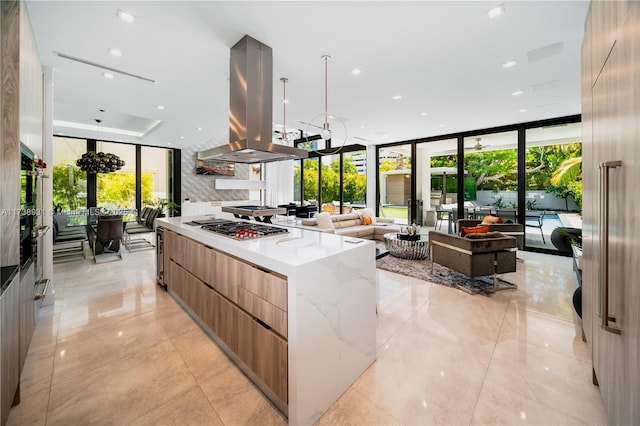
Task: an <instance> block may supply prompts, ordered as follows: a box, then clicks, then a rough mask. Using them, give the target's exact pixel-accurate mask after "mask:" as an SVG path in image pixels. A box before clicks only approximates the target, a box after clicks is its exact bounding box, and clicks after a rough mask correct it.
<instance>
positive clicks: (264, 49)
mask: <svg viewBox="0 0 640 426" xmlns="http://www.w3.org/2000/svg"><path fill="white" fill-rule="evenodd" d="M229 86H230V91H231V93H230V104H231V105H230V111H229V143H228V144H226V145H222V146H218V147H215V148H211V149H208V150H206V151H200V152H198V159H199V160H219V161H229V162H233V163H268V162H271V161H283V160H296V159H300V158H307V157H308V156H309V153H308V151H306V150H304V149H299V148H294V147H290V146H286V145H280V144H274V143H273V142H272V141H271V138H272V135H273V129H272V125H273V124H272V123H273V55H272V50H271V48H270V47H269V46H267V45H264V44H262V43H260V42H259V41H257V40H255V39H253V38H251V37H249V36H248V35H245V36H244V37H243V38H242V39H241V40H240V41H239V42H238V43H236V44H235V46H233V47H232V48H231V73H230V77H229Z"/></svg>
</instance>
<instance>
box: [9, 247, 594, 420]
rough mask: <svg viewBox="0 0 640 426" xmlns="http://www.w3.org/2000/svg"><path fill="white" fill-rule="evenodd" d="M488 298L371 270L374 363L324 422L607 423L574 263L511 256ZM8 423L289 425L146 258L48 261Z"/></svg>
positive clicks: (148, 254) (149, 255) (145, 255)
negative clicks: (48, 290) (18, 398)
mask: <svg viewBox="0 0 640 426" xmlns="http://www.w3.org/2000/svg"><path fill="white" fill-rule="evenodd" d="M520 257H522V258H523V259H524V260H523V261H522V262H518V268H519V272H517V273H515V274H509V279H510V280H511V281H515V282H517V283H518V284H519V289H518V290H508V291H503V292H499V293H497V294H494V295H492V296H490V297H486V296H480V295H477V296H471V295H468V294H466V293H464V292H462V291H459V290H456V289H452V288H448V287H444V286H441V285H437V284H431V283H428V282H424V281H420V280H416V279H413V278H409V277H405V276H402V275H397V274H394V273H390V272H385V271H381V270H378V282H379V315H378V320H377V321H378V322H377V341H378V359H377V361H376V362H375V363H374V364H373V365H372V366H371V367H370V368H369V369H368V370H367V371H366V372H365V373H364V374H363V375H362V376H361V377H360V378H359V379H358V380H357V381H356V382H355V383H354V384H353V386H351V388H349V389H348V390H347V392H345V394H344V395H343V396H342V397H341V398H340V399H339V400H338V401H337V402H336V403H335V404H334V405H333V406H332V407H331V408H330V409H329V410H328V411H327V413H325V415H324V416H323V417H322V418H321V419H320V420H319V422H318V423H319V424H327V425H348V424H351V425H364V424H369V425H385V424H406V425H431V424H447V425H449V424H455V425H458V424H499V425H505V424H509V425H511V424H535V425H566V424H596V425H604V424H606V423H607V421H606V417H605V414H604V408H603V404H602V401H601V399H600V396H599V393H598V389H597V388H596V387H595V386H593V385H592V384H591V364H590V355H589V351H588V349H587V345H586V344H585V343H584V342H583V341H582V340H581V335H580V332H579V326H578V325H576V323H575V320H574V315H573V314H572V312H573V311H572V308H571V294H572V292H573V289H574V287H575V285H574V280H573V276H572V272H571V259H568V258H559V257H552V256H545V255H540V254H534V253H520ZM54 269H55V272H54V285H55V289H56V293H55V303H54V304H53V305H51V306H48V307H45V308H43V309H41V310H40V311H39V318H38V324H37V328H36V331H35V335H34V336H33V341H32V343H31V347H30V350H29V354H28V357H27V361H26V365H25V369H24V374H23V377H22V402H21V403H20V404H19V405H18V406H16V407H14V408H13V409H12V410H11V413H10V416H9V422H8V424H9V425H71V424H74V425H76V424H82V425H84V424H88V423H96V424H105V425H107V424H113V425H127V424H133V425H146V424H149V425H151V424H183V425H222V424H224V425H269V424H285V423H286V420H285V419H284V418H283V417H282V416H281V415H280V414H278V412H277V411H276V410H275V409H274V408H273V407H272V406H271V405H270V404H269V403H268V402H267V401H266V400H265V399H264V398H263V397H262V395H261V394H260V393H259V392H258V391H257V390H256V388H255V387H254V386H252V384H251V383H250V382H249V381H248V380H247V379H246V378H245V376H243V375H242V374H241V373H240V372H239V371H238V370H237V369H236V368H235V367H234V366H233V364H232V363H231V362H230V361H229V360H228V359H227V358H226V356H225V355H224V354H223V353H222V352H221V351H220V350H219V349H218V348H217V347H216V345H215V344H214V343H212V342H211V341H210V340H209V339H208V338H207V337H206V335H205V334H204V333H203V332H202V330H201V329H200V328H198V327H197V326H196V325H195V324H194V322H193V321H192V320H191V319H190V318H189V317H188V316H187V315H186V314H185V313H184V311H183V310H182V309H181V308H180V307H179V306H178V305H177V304H176V303H175V302H174V301H173V300H172V299H171V297H169V296H168V294H167V293H166V292H165V291H164V290H162V289H161V288H160V287H158V286H156V284H155V281H154V272H155V271H154V269H155V264H154V253H153V252H152V251H144V252H138V253H130V254H129V253H125V255H124V260H123V261H117V262H112V263H103V264H97V265H96V264H93V262H91V261H88V260H87V261H80V262H72V263H66V264H57V265H55V268H54Z"/></svg>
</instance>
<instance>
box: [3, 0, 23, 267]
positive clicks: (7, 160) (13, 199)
mask: <svg viewBox="0 0 640 426" xmlns="http://www.w3.org/2000/svg"><path fill="white" fill-rule="evenodd" d="M20 8H21V2H17V1H3V2H0V12H1V14H2V17H1V19H2V23H1V26H0V31H1V32H2V34H1V37H2V38H1V40H2V41H1V42H2V55H1V59H0V73H1V78H2V89H1V91H2V95H1V96H0V102H1V108H0V109H1V111H2V113H1V123H2V131H1V137H2V139H1V141H0V146H1V148H2V149H1V150H0V152H1V154H0V155H1V156H2V158H1V163H2V167H1V168H0V179H2V190H1V191H0V208H2V209H5V210H6V211H9V212H18V209H19V207H20V194H19V191H20V140H19V132H20ZM0 235H1V236H2V238H1V241H0V244H2V250H0V265H1V266H9V265H17V264H18V263H20V217H19V215H18V214H17V213H16V214H8V215H2V216H0Z"/></svg>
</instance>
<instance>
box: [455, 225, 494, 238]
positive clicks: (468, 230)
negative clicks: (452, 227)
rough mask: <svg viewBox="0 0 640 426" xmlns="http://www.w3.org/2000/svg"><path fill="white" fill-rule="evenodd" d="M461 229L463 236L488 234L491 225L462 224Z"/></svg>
mask: <svg viewBox="0 0 640 426" xmlns="http://www.w3.org/2000/svg"><path fill="white" fill-rule="evenodd" d="M460 231H461V232H462V236H463V237H465V236H467V235H469V234H483V233H484V234H486V233H487V232H489V225H478V226H473V227H468V226H461V227H460Z"/></svg>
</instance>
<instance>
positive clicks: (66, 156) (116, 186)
mask: <svg viewBox="0 0 640 426" xmlns="http://www.w3.org/2000/svg"><path fill="white" fill-rule="evenodd" d="M88 151H95V152H98V153H99V152H103V153H110V154H115V155H117V156H118V157H119V158H120V159H121V160H123V161H124V162H125V164H124V166H123V167H122V168H121V169H120V170H117V171H114V172H110V173H97V174H87V172H84V171H82V170H81V169H80V167H78V166H77V165H76V161H77V160H78V159H79V158H81V157H82V154H84V153H86V152H88ZM179 153H180V151H179V150H175V149H165V148H158V147H149V146H139V145H133V144H126V143H117V142H106V141H95V140H87V139H81V138H72V137H60V136H54V138H53V158H54V160H53V163H54V164H53V168H52V175H53V176H52V177H53V204H54V206H53V207H56V206H57V207H59V210H63V211H72V212H74V213H72V214H70V215H69V219H68V222H69V224H75V222H74V220H75V221H76V222H77V223H78V224H80V223H86V215H87V214H88V212H87V211H86V210H87V209H91V208H92V207H99V208H103V209H105V210H111V211H114V210H121V209H129V210H130V211H131V214H130V215H125V220H134V219H135V218H136V214H135V211H136V210H140V207H143V206H156V207H159V206H165V208H167V205H169V206H176V207H177V204H174V203H175V202H176V200H178V198H176V195H177V194H176V187H175V185H176V184H178V185H179V179H178V180H176V176H179V174H180V162H179V161H177V162H176V161H172V158H174V157H177V158H179ZM138 168H139V173H138ZM167 203H168V204H167ZM173 212H174V213H175V210H174V211H173ZM165 213H171V212H170V211H165Z"/></svg>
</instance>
